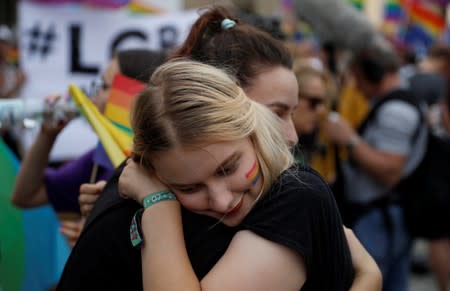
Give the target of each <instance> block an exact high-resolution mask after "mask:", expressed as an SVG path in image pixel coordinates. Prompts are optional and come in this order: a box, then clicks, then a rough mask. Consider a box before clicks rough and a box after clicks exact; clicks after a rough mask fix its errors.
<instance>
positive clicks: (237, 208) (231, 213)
mask: <svg viewBox="0 0 450 291" xmlns="http://www.w3.org/2000/svg"><path fill="white" fill-rule="evenodd" d="M244 194H245V193H244ZM244 194H242V196H241V197H240V200H239V202H238V203H237V204H236V206H234V207H233V209H231V210H230V211H228V212H227V213H226V215H227V216H231V215H233V214H236V213H237V212H238V211H239V209H241V207H242V204H244Z"/></svg>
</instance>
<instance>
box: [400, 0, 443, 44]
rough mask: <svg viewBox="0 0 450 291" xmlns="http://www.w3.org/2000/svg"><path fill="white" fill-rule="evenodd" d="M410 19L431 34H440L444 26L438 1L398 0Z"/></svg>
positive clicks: (441, 9) (441, 8) (441, 7)
mask: <svg viewBox="0 0 450 291" xmlns="http://www.w3.org/2000/svg"><path fill="white" fill-rule="evenodd" d="M398 1H399V4H401V6H402V7H403V8H404V9H405V10H406V12H407V14H408V15H409V16H410V17H411V19H412V20H413V21H414V22H416V23H417V24H418V25H420V26H421V27H423V28H424V29H425V30H426V31H427V32H428V33H430V34H431V35H432V36H438V35H440V34H441V33H442V32H443V31H444V29H445V26H446V23H445V18H444V15H443V14H442V11H443V6H442V4H441V3H440V2H439V1H423V0H398Z"/></svg>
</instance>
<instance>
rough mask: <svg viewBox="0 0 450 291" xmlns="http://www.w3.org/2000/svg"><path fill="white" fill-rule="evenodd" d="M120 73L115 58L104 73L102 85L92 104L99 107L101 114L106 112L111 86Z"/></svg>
mask: <svg viewBox="0 0 450 291" xmlns="http://www.w3.org/2000/svg"><path fill="white" fill-rule="evenodd" d="M118 73H120V68H119V61H118V60H117V58H113V59H112V60H111V62H110V63H109V65H108V67H106V70H105V71H104V72H103V75H102V80H101V84H100V85H99V88H98V89H97V91H96V92H95V95H94V96H93V97H92V102H93V103H94V104H95V106H97V108H98V110H99V111H100V112H104V111H105V105H106V102H107V101H108V96H109V91H110V90H111V84H112V82H113V79H114V76H115V75H116V74H118Z"/></svg>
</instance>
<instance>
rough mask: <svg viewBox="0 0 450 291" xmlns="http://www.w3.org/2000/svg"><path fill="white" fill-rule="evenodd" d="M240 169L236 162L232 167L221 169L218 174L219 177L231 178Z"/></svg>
mask: <svg viewBox="0 0 450 291" xmlns="http://www.w3.org/2000/svg"><path fill="white" fill-rule="evenodd" d="M237 168H238V163H237V162H235V163H233V164H232V165H228V166H225V167H223V168H221V169H220V170H219V171H218V172H217V174H216V175H217V176H229V175H231V174H233V173H234V172H236V169H237Z"/></svg>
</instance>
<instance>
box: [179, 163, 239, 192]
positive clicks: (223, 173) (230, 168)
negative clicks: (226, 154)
mask: <svg viewBox="0 0 450 291" xmlns="http://www.w3.org/2000/svg"><path fill="white" fill-rule="evenodd" d="M238 166H239V164H238V162H235V163H233V164H232V165H230V166H227V167H223V168H222V169H221V170H220V171H219V172H218V173H217V174H216V175H217V176H219V177H224V176H229V175H231V174H233V173H234V172H235V171H236V170H237V168H238ZM199 187H201V186H194V187H191V188H185V189H177V191H180V192H183V193H186V194H189V193H194V192H196V191H197V189H198V188H199Z"/></svg>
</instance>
